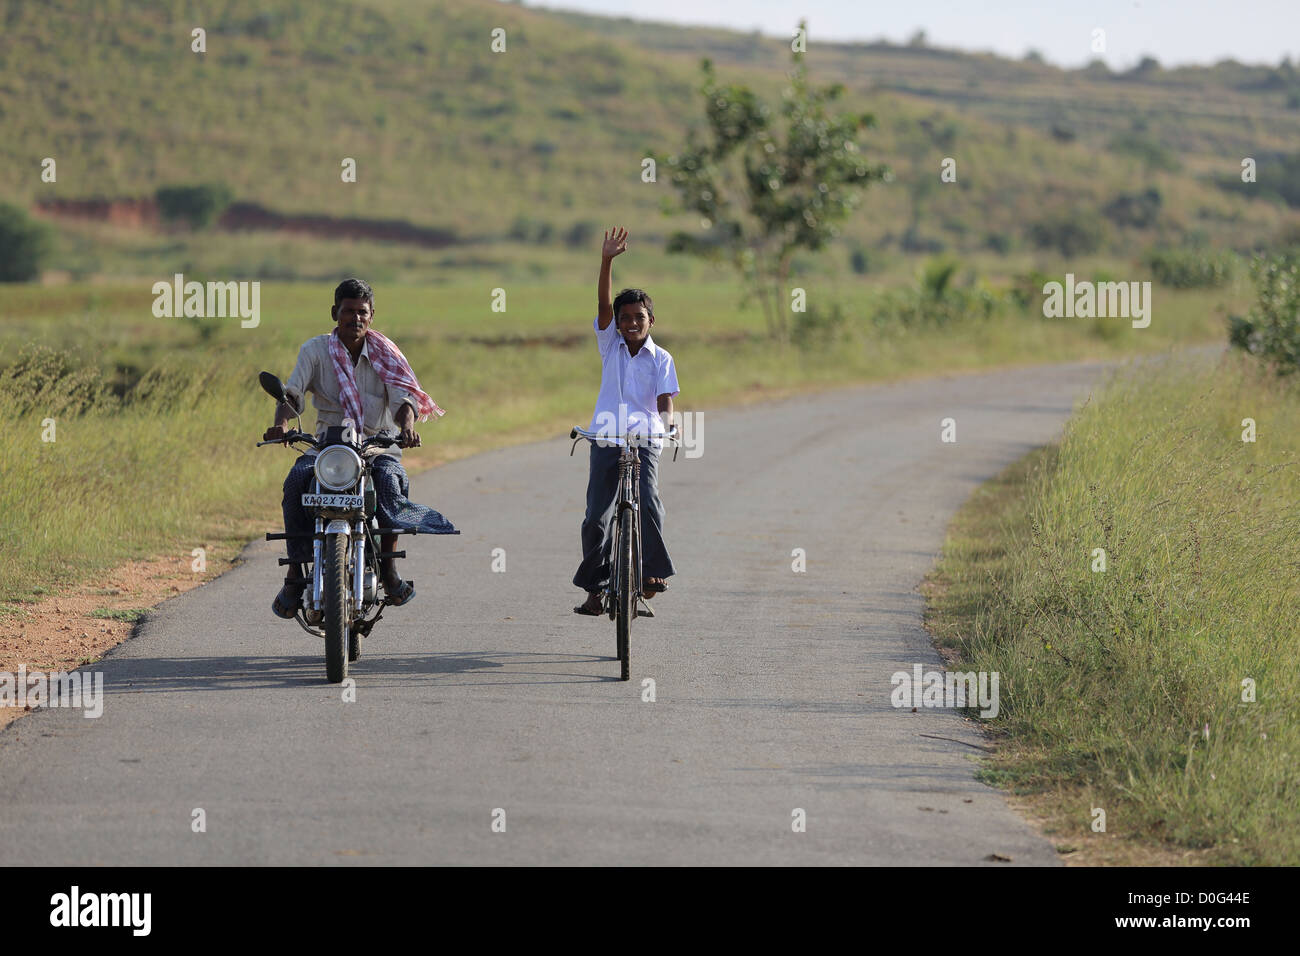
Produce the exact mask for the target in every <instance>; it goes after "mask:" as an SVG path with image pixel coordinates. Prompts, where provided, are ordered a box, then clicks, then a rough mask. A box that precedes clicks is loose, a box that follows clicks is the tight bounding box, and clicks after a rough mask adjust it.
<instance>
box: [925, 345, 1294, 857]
mask: <svg viewBox="0 0 1300 956" xmlns="http://www.w3.org/2000/svg"><path fill="white" fill-rule="evenodd" d="M1298 414H1300V394H1297V392H1296V391H1295V390H1294V388H1291V389H1290V390H1288V389H1287V387H1286V386H1285V384H1283V383H1281V382H1279V381H1278V380H1277V379H1275V378H1273V377H1270V376H1267V375H1265V374H1263V373H1260V372H1259V370H1258V369H1257V368H1256V367H1255V365H1254V363H1253V361H1252V360H1249V359H1243V358H1241V357H1240V356H1237V355H1233V356H1229V357H1227V358H1225V359H1223V360H1222V361H1221V362H1220V363H1219V364H1217V365H1215V366H1213V367H1210V366H1209V365H1206V364H1199V365H1198V364H1185V363H1182V362H1171V363H1169V364H1163V365H1162V364H1157V365H1154V366H1150V365H1148V366H1141V367H1139V368H1138V369H1136V370H1135V371H1131V372H1130V373H1128V374H1126V375H1125V376H1123V377H1121V378H1120V379H1118V380H1117V381H1116V382H1114V383H1113V384H1112V385H1111V386H1110V387H1109V388H1107V389H1106V390H1105V391H1104V392H1103V393H1102V394H1101V395H1100V396H1098V397H1095V398H1094V399H1093V400H1092V401H1091V402H1090V403H1089V404H1088V405H1087V406H1086V407H1084V408H1082V409H1081V410H1079V411H1078V412H1077V414H1076V415H1075V417H1074V418H1073V419H1072V420H1071V422H1070V423H1069V425H1068V426H1067V428H1066V431H1065V434H1064V436H1063V438H1062V440H1061V442H1060V443H1059V445H1056V446H1052V447H1050V448H1047V449H1043V450H1040V451H1038V452H1035V453H1033V454H1031V455H1030V456H1028V457H1027V458H1026V459H1024V460H1023V461H1021V462H1020V463H1018V464H1017V465H1016V466H1014V467H1013V468H1011V469H1009V470H1008V471H1007V472H1006V473H1005V474H1004V475H1003V476H1001V477H1000V478H999V479H998V480H996V481H993V482H990V483H989V484H988V485H986V486H985V487H984V488H983V489H981V490H980V492H978V493H977V494H976V495H975V496H974V497H973V498H972V499H971V501H970V502H969V503H968V505H967V506H966V507H965V508H964V509H963V510H962V512H960V513H959V515H958V517H957V519H956V521H955V522H954V524H953V527H952V530H951V533H950V536H949V540H948V542H947V544H946V546H945V549H944V554H943V558H942V560H941V561H940V563H939V565H938V568H937V570H936V573H935V575H934V576H933V579H932V584H933V585H934V586H933V587H932V588H931V589H930V590H931V603H930V608H929V613H928V618H929V624H930V626H931V629H932V631H933V632H934V633H935V636H936V639H937V640H938V641H939V643H940V645H941V646H944V647H946V648H948V649H949V650H950V651H952V652H955V653H956V654H957V655H959V657H960V659H961V661H962V665H961V666H962V668H963V669H967V668H974V669H977V670H987V671H997V672H999V674H1000V675H1001V691H1002V700H1001V704H1002V706H1001V713H1000V715H999V717H998V718H997V720H996V721H995V723H994V731H995V733H996V734H997V735H998V736H999V737H1000V738H1001V739H1002V741H1003V745H1002V746H1001V747H1000V748H999V754H998V756H996V757H995V758H994V761H993V765H992V768H991V772H992V773H993V774H994V775H995V776H996V777H998V778H999V780H1000V782H1001V783H1002V784H1003V785H1005V786H1009V787H1012V788H1014V789H1016V790H1018V791H1020V792H1035V793H1038V794H1039V795H1040V799H1041V801H1042V804H1043V806H1042V807H1040V809H1043V808H1046V812H1047V813H1048V815H1049V816H1051V817H1053V818H1054V819H1055V821H1056V822H1057V823H1058V825H1059V826H1060V827H1061V828H1062V829H1063V830H1065V831H1066V833H1067V835H1068V836H1069V837H1071V838H1072V839H1074V840H1076V841H1077V842H1080V843H1081V844H1086V843H1087V841H1089V840H1096V839H1099V838H1098V837H1097V835H1096V834H1094V833H1092V831H1091V830H1090V824H1091V822H1092V815H1091V811H1092V808H1094V807H1100V808H1102V809H1104V810H1105V811H1106V814H1107V832H1108V833H1110V834H1119V835H1121V836H1123V837H1126V838H1134V839H1136V840H1137V841H1140V842H1142V843H1145V844H1147V845H1151V846H1161V847H1164V848H1171V847H1178V848H1184V849H1187V850H1194V851H1195V850H1199V851H1202V852H1203V853H1204V854H1205V859H1207V860H1209V861H1213V862H1224V863H1240V864H1275V865H1276V864H1287V865H1295V864H1296V863H1300V771H1298V770H1297V761H1296V756H1297V755H1298V754H1300V722H1297V721H1296V714H1297V712H1300V711H1298V709H1297V708H1298V707H1300V692H1298V691H1297V688H1300V625H1298V624H1297V622H1300V579H1298V578H1297V574H1296V571H1297V568H1300V513H1297V511H1296V508H1295V502H1296V501H1297V500H1300V471H1298V470H1297V467H1298V466H1300V433H1297V432H1296V430H1295V428H1294V427H1293V425H1294V422H1295V420H1296V416H1297V415H1298ZM1245 418H1253V419H1254V420H1255V422H1256V427H1257V429H1258V432H1257V437H1258V440H1257V441H1256V442H1254V443H1247V442H1243V441H1242V440H1241V435H1242V428H1243V426H1242V424H1241V423H1242V420H1243V419H1245ZM1097 548H1102V549H1105V552H1106V562H1107V564H1106V570H1105V571H1104V572H1098V571H1094V570H1093V569H1092V568H1093V563H1094V557H1093V555H1094V549H1097ZM1247 679H1249V680H1252V681H1254V688H1255V691H1254V693H1255V699H1254V701H1253V702H1247V701H1245V700H1243V681H1245V680H1247Z"/></svg>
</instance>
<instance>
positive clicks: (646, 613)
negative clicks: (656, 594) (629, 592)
mask: <svg viewBox="0 0 1300 956" xmlns="http://www.w3.org/2000/svg"><path fill="white" fill-rule="evenodd" d="M636 616H637V617H654V616H655V612H654V611H652V610H650V605H649V603H648V602H647V601H646V599H645V598H643V597H641V596H640V595H637V599H636Z"/></svg>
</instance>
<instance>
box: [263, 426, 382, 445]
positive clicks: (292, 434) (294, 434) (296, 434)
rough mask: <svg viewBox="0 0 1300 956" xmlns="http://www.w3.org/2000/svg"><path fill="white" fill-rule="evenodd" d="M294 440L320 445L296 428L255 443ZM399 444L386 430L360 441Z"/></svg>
mask: <svg viewBox="0 0 1300 956" xmlns="http://www.w3.org/2000/svg"><path fill="white" fill-rule="evenodd" d="M296 441H301V442H306V443H307V444H309V445H311V446H312V447H313V448H319V447H320V443H319V442H317V441H316V439H315V437H314V436H312V435H309V434H307V433H306V432H300V431H296V430H291V431H287V432H285V433H284V437H283V438H273V439H271V440H270V441H260V442H258V443H257V447H258V448H261V447H262V446H263V445H289V444H292V443H293V442H296ZM400 444H401V439H400V438H399V437H395V436H393V435H390V434H388V433H386V432H381V433H380V434H378V435H371V436H370V437H369V438H367V439H366V440H365V441H363V442H362V443H361V447H362V448H369V447H370V446H371V445H383V446H384V447H385V448H387V447H389V446H392V445H400Z"/></svg>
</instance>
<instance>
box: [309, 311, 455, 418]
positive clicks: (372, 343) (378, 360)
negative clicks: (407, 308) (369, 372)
mask: <svg viewBox="0 0 1300 956" xmlns="http://www.w3.org/2000/svg"><path fill="white" fill-rule="evenodd" d="M366 346H367V348H368V350H369V354H370V364H371V366H372V367H373V368H374V370H375V371H376V372H378V373H379V377H380V378H381V379H382V380H383V382H384V384H385V385H391V386H393V387H395V388H402V389H405V390H406V391H408V392H410V393H411V395H412V397H413V398H414V399H415V401H416V405H417V407H416V409H415V411H416V420H417V421H426V420H427V419H428V418H429V417H430V416H431V415H439V416H441V415H445V414H447V413H446V412H444V411H443V410H442V409H441V408H439V407H438V405H437V403H436V402H434V400H433V399H432V398H430V397H429V396H428V395H427V394H425V393H424V392H423V391H422V390H421V389H420V383H419V382H418V381H416V378H415V373H414V372H412V371H411V364H410V363H409V362H407V361H406V356H405V355H403V354H402V350H401V349H399V348H398V347H397V346H396V345H394V344H393V343H392V341H391V340H390V339H389V338H387V337H386V336H384V335H381V334H379V333H378V332H376V331H375V330H374V329H370V330H369V331H368V332H367V333H366ZM330 358H331V359H333V360H334V374H335V375H336V376H337V377H338V380H339V397H340V398H341V399H342V402H343V412H344V417H346V418H351V419H352V422H353V424H354V425H355V426H356V429H357V431H358V432H361V431H363V430H364V428H365V422H366V418H365V415H364V414H363V412H362V408H361V392H360V391H359V390H358V389H357V380H356V376H355V375H354V374H353V369H352V356H350V355H349V354H348V350H347V349H346V348H344V346H343V343H342V342H341V341H339V333H338V329H335V330H334V331H333V332H331V333H330Z"/></svg>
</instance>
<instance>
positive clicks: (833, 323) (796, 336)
mask: <svg viewBox="0 0 1300 956" xmlns="http://www.w3.org/2000/svg"><path fill="white" fill-rule="evenodd" d="M847 322H848V317H847V316H846V315H845V314H844V310H843V309H842V308H841V307H840V304H839V303H838V302H835V303H832V304H831V306H830V307H829V308H827V309H820V308H818V307H817V306H815V305H810V306H809V307H808V308H807V310H806V311H804V312H796V313H795V314H794V321H793V323H792V324H791V328H790V337H791V339H792V341H794V343H795V344H796V345H798V346H799V347H800V348H808V347H811V346H819V345H820V346H824V345H828V344H830V343H832V342H834V341H836V340H837V339H841V338H843V336H844V329H845V326H846V325H847Z"/></svg>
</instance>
